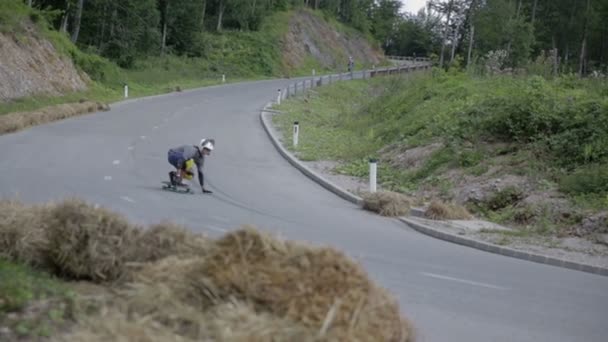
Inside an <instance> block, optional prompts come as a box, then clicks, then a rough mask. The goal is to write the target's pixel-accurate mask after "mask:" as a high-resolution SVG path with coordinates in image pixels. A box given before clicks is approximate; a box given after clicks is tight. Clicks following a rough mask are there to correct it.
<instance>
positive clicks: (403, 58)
mask: <svg viewBox="0 0 608 342" xmlns="http://www.w3.org/2000/svg"><path fill="white" fill-rule="evenodd" d="M386 58H388V59H393V60H397V61H414V62H430V61H431V59H430V58H428V57H410V56H386Z"/></svg>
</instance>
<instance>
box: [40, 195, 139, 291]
mask: <svg viewBox="0 0 608 342" xmlns="http://www.w3.org/2000/svg"><path fill="white" fill-rule="evenodd" d="M47 229H48V231H47V234H48V238H49V256H50V258H51V260H52V261H53V263H54V264H55V265H56V266H57V268H58V271H59V273H60V275H62V276H65V277H69V278H74V279H90V280H93V281H112V280H116V279H118V278H120V277H121V276H122V275H123V274H124V272H125V269H126V267H125V263H126V262H127V261H130V260H131V259H132V258H133V255H134V254H135V252H136V247H137V239H138V238H139V236H140V235H141V230H140V229H137V228H135V227H133V226H131V225H130V224H129V222H128V221H127V220H126V219H125V218H123V217H122V216H120V215H118V214H115V213H113V212H110V211H108V210H106V209H103V208H95V207H93V206H91V205H89V204H87V203H85V202H84V201H82V200H78V199H70V200H66V201H63V202H62V203H59V204H58V205H57V206H55V208H53V210H51V212H50V213H49V218H48V228H47Z"/></svg>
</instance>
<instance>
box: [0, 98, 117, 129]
mask: <svg viewBox="0 0 608 342" xmlns="http://www.w3.org/2000/svg"><path fill="white" fill-rule="evenodd" d="M107 110H109V106H108V105H107V104H103V103H99V102H92V101H84V102H79V103H67V104H60V105H55V106H49V107H45V108H42V109H40V110H37V111H33V112H15V113H9V114H5V115H0V134H4V133H10V132H15V131H19V130H22V129H24V128H27V127H30V126H35V125H40V124H44V123H48V122H52V121H57V120H61V119H65V118H69V117H72V116H77V115H81V114H84V113H92V112H95V111H107Z"/></svg>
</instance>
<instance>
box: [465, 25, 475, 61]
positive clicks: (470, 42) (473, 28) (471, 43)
mask: <svg viewBox="0 0 608 342" xmlns="http://www.w3.org/2000/svg"><path fill="white" fill-rule="evenodd" d="M474 39H475V25H471V37H470V39H469V52H468V53H467V66H469V65H471V52H472V51H473V40H474Z"/></svg>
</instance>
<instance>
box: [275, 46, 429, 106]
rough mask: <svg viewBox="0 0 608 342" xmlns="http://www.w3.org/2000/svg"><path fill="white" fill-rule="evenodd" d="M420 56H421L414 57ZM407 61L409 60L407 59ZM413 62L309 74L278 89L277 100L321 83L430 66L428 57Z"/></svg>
mask: <svg viewBox="0 0 608 342" xmlns="http://www.w3.org/2000/svg"><path fill="white" fill-rule="evenodd" d="M402 58H413V57H402ZM416 58H422V57H416ZM403 60H408V59H403ZM408 61H409V60H408ZM412 61H413V62H417V63H415V64H412V65H405V64H403V65H397V66H393V67H385V68H373V69H368V70H361V71H351V72H343V73H338V74H330V75H322V76H311V77H310V79H307V80H303V81H299V82H295V83H292V84H290V85H288V86H287V87H285V88H283V89H279V91H278V92H279V94H278V96H277V101H276V102H278V103H280V101H281V100H284V99H288V98H290V97H292V96H295V95H297V94H299V93H303V92H306V91H307V90H309V89H313V88H315V87H320V86H323V85H328V84H332V83H335V82H341V81H349V80H355V79H367V78H372V77H378V76H383V75H394V74H408V73H413V72H418V71H425V70H429V69H430V68H431V66H432V64H431V63H430V62H428V59H427V60H425V61H422V60H421V61H416V59H412Z"/></svg>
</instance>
